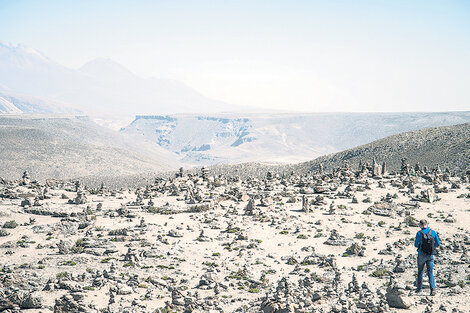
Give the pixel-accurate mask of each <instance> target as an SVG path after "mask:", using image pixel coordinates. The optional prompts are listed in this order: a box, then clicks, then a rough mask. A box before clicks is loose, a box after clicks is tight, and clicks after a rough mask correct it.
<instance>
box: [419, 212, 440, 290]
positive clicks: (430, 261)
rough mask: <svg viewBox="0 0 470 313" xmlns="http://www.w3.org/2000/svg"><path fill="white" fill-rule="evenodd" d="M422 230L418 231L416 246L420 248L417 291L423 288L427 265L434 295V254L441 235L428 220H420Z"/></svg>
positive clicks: (430, 285)
mask: <svg viewBox="0 0 470 313" xmlns="http://www.w3.org/2000/svg"><path fill="white" fill-rule="evenodd" d="M419 226H420V227H421V230H420V231H418V232H417V233H416V238H415V247H416V248H417V249H418V278H417V281H416V293H419V292H420V291H421V289H422V288H423V271H424V266H425V265H426V272H427V274H428V278H429V287H430V288H431V293H430V295H431V296H434V294H435V289H436V282H435V280H434V275H433V272H432V271H433V266H434V255H435V254H436V248H437V247H439V246H440V245H441V242H440V241H439V237H438V236H437V233H436V232H435V231H434V230H431V229H430V228H429V226H428V221H426V220H424V219H423V220H421V221H419Z"/></svg>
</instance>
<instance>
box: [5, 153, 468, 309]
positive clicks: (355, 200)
mask: <svg viewBox="0 0 470 313" xmlns="http://www.w3.org/2000/svg"><path fill="white" fill-rule="evenodd" d="M367 161H368V162H363V163H362V164H361V166H360V167H356V166H354V167H351V166H350V165H349V164H348V163H344V164H342V165H341V166H340V167H337V168H334V169H333V170H332V171H324V170H321V169H320V170H318V171H314V172H311V171H305V172H303V173H301V174H295V173H294V174H282V175H281V174H279V173H276V172H269V173H267V174H266V175H265V176H264V177H262V178H261V179H256V178H246V179H242V178H240V177H237V176H232V175H223V174H217V175H215V174H214V173H212V172H211V171H210V170H208V169H207V168H205V169H201V170H200V171H199V172H197V173H194V172H192V173H187V172H185V171H184V170H183V169H181V170H180V171H178V172H176V174H175V175H173V177H171V178H158V177H155V180H154V181H153V182H152V183H150V184H149V185H148V186H146V187H143V188H127V189H112V188H109V187H107V186H105V185H102V186H101V187H98V188H90V187H87V186H85V185H84V184H83V183H81V182H80V181H61V180H49V181H47V183H46V184H43V183H38V182H35V181H34V177H31V175H30V174H29V173H28V172H25V173H24V174H23V175H22V176H20V177H16V178H15V177H9V178H8V179H2V180H0V225H1V229H0V236H1V237H0V254H1V255H2V258H0V269H1V272H0V311H1V312H12V311H15V310H16V311H17V310H20V311H24V312H263V313H275V312H279V313H280V312H465V311H467V310H468V294H469V285H468V284H469V283H470V268H469V262H470V257H469V255H468V248H469V246H470V237H469V232H468V231H469V229H468V225H470V220H469V213H468V212H469V209H470V204H469V199H470V184H469V176H468V175H465V174H463V175H454V169H449V170H445V169H444V170H441V169H440V168H426V169H424V168H422V167H420V166H417V165H416V164H411V163H408V162H407V161H406V160H398V161H397V162H400V168H399V170H397V171H393V172H391V171H388V170H387V164H385V165H384V166H383V164H382V162H381V160H377V161H374V160H367ZM379 164H380V165H379ZM422 218H426V219H428V221H429V222H430V226H431V228H432V229H434V230H436V231H437V232H438V234H439V237H440V238H441V243H442V246H441V248H440V249H439V250H438V256H437V257H436V264H435V276H436V282H437V287H438V289H437V295H435V296H434V297H430V296H428V292H427V290H423V292H422V293H420V294H417V295H416V294H415V293H414V288H415V287H414V280H415V275H416V264H415V263H416V251H415V248H414V246H413V241H414V236H415V234H416V232H417V231H418V229H419V228H418V223H417V221H418V220H419V219H422ZM424 282H425V287H428V285H427V278H425V280H424Z"/></svg>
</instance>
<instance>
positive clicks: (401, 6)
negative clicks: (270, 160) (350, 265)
mask: <svg viewBox="0 0 470 313" xmlns="http://www.w3.org/2000/svg"><path fill="white" fill-rule="evenodd" d="M0 41H4V42H11V43H14V44H15V43H25V44H27V45H30V46H32V47H34V48H37V49H38V50H40V51H42V52H43V53H44V54H45V55H47V56H49V57H50V58H51V59H53V60H56V61H57V62H59V63H61V64H63V65H65V66H68V67H72V68H78V67H80V66H81V65H83V64H84V63H86V62H87V61H89V60H91V59H94V58H96V57H106V58H111V59H113V60H115V61H117V62H119V63H121V64H122V65H124V66H125V67H127V68H129V69H130V70H131V71H133V72H135V73H136V74H138V75H140V76H144V77H150V76H155V77H166V78H173V79H177V80H180V81H183V82H185V83H186V84H188V85H189V86H191V87H193V88H195V89H197V90H198V91H200V92H202V93H203V94H205V95H206V96H209V97H212V98H215V99H219V100H223V101H226V102H229V103H235V104H239V105H254V106H260V107H266V108H273V109H290V110H306V111H447V110H469V109H470V1H468V0H462V1H451V0H448V1H444V0H440V1H430V0H427V1H412V0H405V1H398V0H393V1H359V0H355V1H352V0H350V1H334V0H325V1H311V0H310V1H292V0H291V1H275V0H267V1H241V0H237V1H227V0H223V1H178V0H168V1H158V0H154V1H139V0H134V1H130V0H129V1H118V0H110V1H105V0H99V1H94V0H93V1H85V0H77V1H65V0H57V1H49V0H36V1H28V0H21V1H20V0H0Z"/></svg>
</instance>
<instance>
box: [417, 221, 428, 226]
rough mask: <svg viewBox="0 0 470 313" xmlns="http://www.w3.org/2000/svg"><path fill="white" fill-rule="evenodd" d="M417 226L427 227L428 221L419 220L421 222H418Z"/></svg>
mask: <svg viewBox="0 0 470 313" xmlns="http://www.w3.org/2000/svg"><path fill="white" fill-rule="evenodd" d="M419 225H421V226H427V225H428V221H426V220H421V221H419Z"/></svg>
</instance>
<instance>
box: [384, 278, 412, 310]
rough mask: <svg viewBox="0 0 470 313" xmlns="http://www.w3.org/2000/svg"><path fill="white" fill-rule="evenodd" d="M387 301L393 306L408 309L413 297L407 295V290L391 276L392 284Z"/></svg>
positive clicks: (387, 294)
mask: <svg viewBox="0 0 470 313" xmlns="http://www.w3.org/2000/svg"><path fill="white" fill-rule="evenodd" d="M385 297H386V299H387V303H388V305H389V306H390V307H391V308H397V309H408V308H409V307H410V306H411V303H412V302H411V299H410V298H409V297H407V296H405V290H404V289H403V288H401V287H400V286H398V285H397V284H396V283H395V282H394V281H393V279H392V277H390V284H389V286H388V287H387V292H386V294H385Z"/></svg>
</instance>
